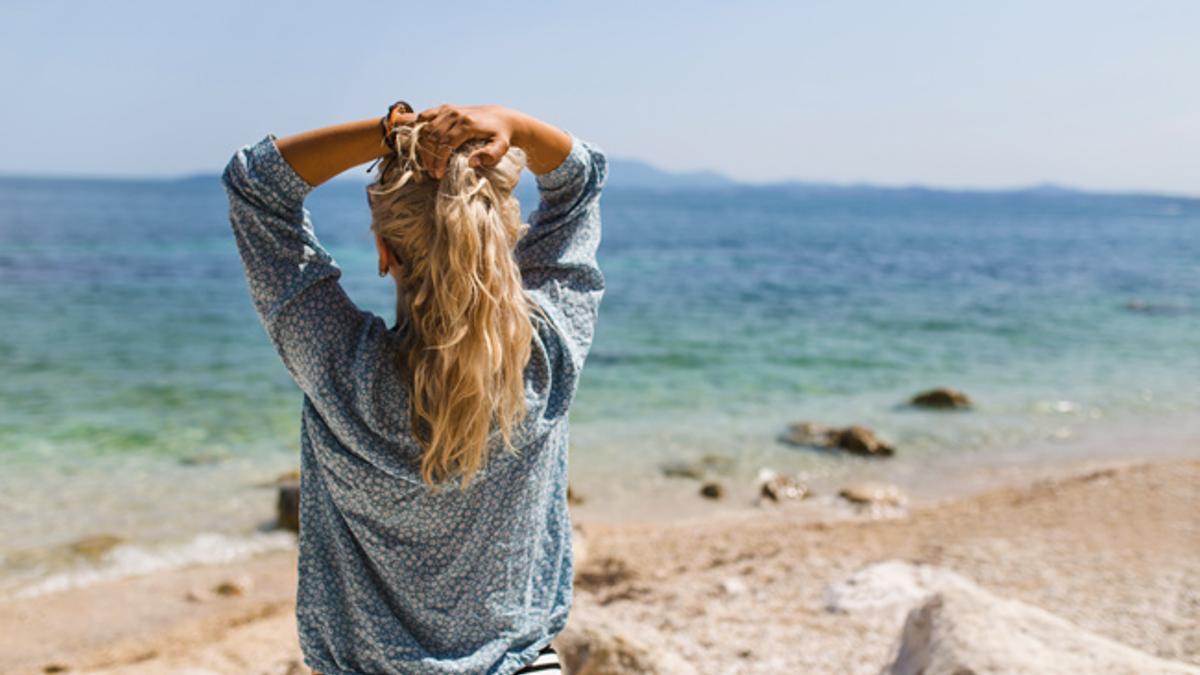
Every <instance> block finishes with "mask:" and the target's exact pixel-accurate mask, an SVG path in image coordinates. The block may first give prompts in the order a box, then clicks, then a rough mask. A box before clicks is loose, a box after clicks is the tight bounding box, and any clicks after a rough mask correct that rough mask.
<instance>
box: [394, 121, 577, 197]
mask: <svg viewBox="0 0 1200 675" xmlns="http://www.w3.org/2000/svg"><path fill="white" fill-rule="evenodd" d="M417 121H418V122H425V123H426V126H425V127H424V129H422V131H423V133H422V134H421V137H422V138H421V140H420V141H418V147H417V153H418V155H419V156H420V158H421V164H423V165H424V166H425V170H426V171H428V172H429V173H430V175H432V176H433V177H435V178H437V179H439V180H440V179H441V177H442V175H443V174H444V173H445V171H446V162H447V161H449V159H450V155H451V153H453V152H454V151H455V150H457V149H458V148H459V147H460V146H461V145H462V144H463V143H466V142H467V141H472V140H477V139H482V140H485V141H487V144H486V145H484V146H483V147H481V148H478V149H476V150H475V151H474V152H472V153H471V155H470V156H469V157H468V158H467V162H468V163H469V164H470V165H471V166H493V165H495V164H496V163H497V162H499V161H500V158H501V157H503V156H504V154H505V153H507V152H508V149H509V147H510V146H513V145H515V146H517V147H519V148H521V149H522V150H524V151H525V159H526V161H527V163H528V166H529V170H530V171H532V172H533V173H535V174H539V175H540V174H543V173H547V172H549V171H551V170H553V169H554V168H556V167H557V166H558V165H559V164H561V163H562V161H563V160H564V159H566V157H567V155H568V154H570V152H571V143H572V139H571V136H570V135H569V134H567V132H565V131H563V130H562V129H559V128H558V127H555V126H552V125H550V124H547V123H545V122H542V121H541V120H538V119H535V118H533V117H530V116H529V115H526V114H524V113H521V112H518V111H516V110H513V109H511V108H505V107H504V106H499V105H478V106H457V105H440V106H438V107H436V108H430V109H428V110H425V111H423V112H421V113H420V114H419V115H417Z"/></svg>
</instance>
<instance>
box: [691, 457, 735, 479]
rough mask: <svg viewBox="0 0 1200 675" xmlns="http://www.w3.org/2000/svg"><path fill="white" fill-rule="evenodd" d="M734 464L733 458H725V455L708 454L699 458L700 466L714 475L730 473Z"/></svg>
mask: <svg viewBox="0 0 1200 675" xmlns="http://www.w3.org/2000/svg"><path fill="white" fill-rule="evenodd" d="M736 464H737V462H736V460H734V458H732V457H726V456H725V455H716V454H712V453H709V454H706V455H704V456H703V457H701V458H700V466H701V467H702V468H704V469H706V470H708V471H713V472H715V473H721V474H728V473H732V472H733V469H734V466H735V465H736Z"/></svg>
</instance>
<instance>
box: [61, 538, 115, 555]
mask: <svg viewBox="0 0 1200 675" xmlns="http://www.w3.org/2000/svg"><path fill="white" fill-rule="evenodd" d="M124 542H125V539H124V538H123V537H118V536H117V535H115V534H100V535H96V536H94V537H84V538H83V539H80V540H78V541H75V542H73V543H72V544H71V551H72V552H73V553H76V554H78V555H81V556H85V557H87V558H99V557H101V556H103V555H104V554H105V553H108V552H109V551H111V550H112V549H113V548H114V547H115V546H117V545H119V544H123V543H124Z"/></svg>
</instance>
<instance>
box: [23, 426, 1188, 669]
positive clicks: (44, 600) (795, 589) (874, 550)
mask: <svg viewBox="0 0 1200 675" xmlns="http://www.w3.org/2000/svg"><path fill="white" fill-rule="evenodd" d="M1193 447H1194V446H1193ZM1053 473H1054V475H1053V476H1051V475H1043V476H1041V477H1038V478H1033V479H1029V480H1025V481H1024V482H1023V483H1021V484H1020V485H1007V486H1001V487H992V488H989V489H986V490H983V491H977V492H975V493H973V494H971V495H968V496H959V497H953V498H947V499H942V500H934V501H926V502H919V503H914V504H912V505H910V507H909V508H908V509H907V510H904V511H899V512H893V513H886V514H882V516H881V515H880V514H878V513H876V514H874V515H871V514H862V515H853V514H849V515H843V516H841V517H812V516H811V514H803V513H802V512H803V511H804V509H798V508H791V506H793V505H788V506H785V507H783V508H779V507H776V508H771V509H759V510H757V511H752V512H747V513H726V514H722V515H721V516H720V517H717V518H713V517H709V516H699V517H696V518H691V519H686V520H677V521H673V522H670V523H658V522H629V523H622V524H606V523H602V522H586V521H577V522H579V523H580V526H581V528H580V529H581V531H582V533H583V546H582V547H581V551H580V553H581V554H582V556H583V558H582V560H581V561H580V562H579V564H578V566H577V574H576V593H575V605H574V606H573V609H572V615H571V616H572V619H571V621H572V622H573V623H574V624H580V623H585V622H592V621H600V622H602V623H603V625H604V626H606V627H607V629H608V630H613V631H617V632H628V633H629V634H631V635H645V634H652V635H660V636H661V639H662V641H663V643H664V644H665V645H667V646H669V647H670V649H671V650H672V651H674V652H675V653H676V654H677V655H679V657H680V658H681V659H682V660H683V661H687V662H692V663H706V664H721V667H720V668H719V669H718V670H716V671H711V672H718V671H719V672H738V673H742V672H744V673H757V672H763V673H766V672H776V671H778V669H780V668H783V669H785V670H786V671H788V672H825V671H826V670H830V669H832V670H834V671H841V672H878V671H879V668H880V667H881V666H882V665H884V664H885V662H886V659H887V658H888V654H889V652H890V650H891V649H892V648H893V646H894V645H893V643H894V641H895V635H896V634H898V631H899V627H900V625H901V623H902V621H901V619H900V618H898V617H897V615H895V614H894V613H887V612H884V613H880V614H877V615H875V614H872V615H870V616H841V615H837V614H831V613H829V612H827V611H824V610H823V609H822V607H821V603H822V601H821V597H822V593H823V592H824V590H825V588H826V587H827V586H828V585H829V584H831V583H835V582H836V581H838V580H839V579H841V578H844V577H846V576H847V575H850V574H852V573H854V572H855V571H856V570H858V569H861V568H862V567H863V566H865V565H867V564H871V563H878V562H882V561H885V560H891V559H897V560H907V561H910V562H913V563H919V564H930V565H938V566H941V567H945V568H947V569H951V570H954V571H955V572H957V573H959V574H962V575H964V576H966V577H968V578H971V579H973V580H974V581H975V582H977V583H979V584H980V585H982V586H984V587H986V588H988V589H989V590H992V591H995V592H998V593H1002V594H1003V595H1005V596H1008V597H1015V598H1017V599H1019V600H1022V601H1024V602H1027V603H1030V604H1033V605H1036V606H1040V607H1043V608H1045V609H1047V610H1049V611H1051V612H1055V613H1057V614H1059V615H1061V616H1064V617H1065V618H1066V619H1068V620H1070V621H1072V622H1074V623H1075V624H1077V625H1080V626H1083V627H1084V628H1086V629H1088V630H1091V631H1094V632H1096V633H1098V634H1100V635H1103V636H1106V637H1108V638H1111V639H1114V640H1117V641H1120V642H1123V643H1125V644H1128V645H1130V646H1132V647H1134V648H1137V649H1140V650H1143V651H1145V652H1149V653H1152V654H1156V655H1157V656H1160V657H1163V658H1169V659H1175V660H1179V661H1183V662H1190V663H1192V664H1197V665H1200V620H1198V619H1197V617H1200V556H1197V555H1195V553H1196V551H1200V518H1197V517H1195V515H1194V507H1195V504H1197V503H1200V459H1195V458H1192V459H1169V460H1168V459H1164V460H1158V461H1151V462H1146V461H1142V462H1136V463H1134V462H1111V461H1110V462H1101V463H1099V464H1098V463H1096V462H1086V463H1075V464H1072V465H1071V466H1070V467H1069V468H1068V467H1058V468H1056V469H1055V470H1054V472H1053ZM801 504H802V503H801ZM799 505H800V504H797V505H794V506H799ZM295 555H296V554H295V550H294V549H289V550H283V551H275V552H270V553H266V554H261V555H258V556H255V557H252V558H249V559H246V560H240V561H234V562H230V563H225V564H219V565H194V566H189V567H184V568H179V569H171V570H166V571H160V572H155V573H151V574H147V575H142V576H137V577H128V578H123V579H117V580H112V581H105V582H101V583H96V584H93V585H90V586H86V587H83V588H76V589H71V590H67V591H62V592H57V593H50V594H46V595H41V596H37V597H33V598H24V599H18V600H6V601H2V602H0V654H5V655H6V656H5V657H4V660H5V661H6V662H7V663H2V664H0V670H3V671H4V672H17V673H25V672H29V673H34V672H46V671H45V670H44V669H45V668H46V667H48V666H51V667H64V668H69V669H70V672H103V673H123V674H126V673H130V674H131V673H155V672H170V671H173V670H178V669H185V668H193V669H200V670H204V672H261V673H304V672H307V670H306V669H304V668H303V667H301V665H300V664H301V661H300V653H299V645H298V642H297V638H296V635H295V621H294V615H293V612H294V591H295V583H296V570H295V565H296V557H295ZM222 584H226V585H229V586H230V587H231V592H229V593H228V594H221V593H219V592H216V591H214V590H213V589H215V588H218V587H219V586H221V585H222ZM1189 617H1190V618H1189ZM568 628H569V629H570V626H569V627H568ZM655 639H658V638H655ZM797 645H800V646H803V648H802V649H797ZM705 671H706V672H708V671H707V666H706V668H705ZM50 672H54V671H53V670H51V671H50ZM59 672H63V671H59Z"/></svg>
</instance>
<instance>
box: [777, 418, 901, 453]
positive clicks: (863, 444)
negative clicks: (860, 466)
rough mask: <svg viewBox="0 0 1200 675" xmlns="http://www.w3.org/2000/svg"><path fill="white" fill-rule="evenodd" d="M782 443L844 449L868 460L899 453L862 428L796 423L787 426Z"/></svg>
mask: <svg viewBox="0 0 1200 675" xmlns="http://www.w3.org/2000/svg"><path fill="white" fill-rule="evenodd" d="M779 440H780V441H781V442H783V443H786V444H788V445H800V446H809V447H814V448H831V449H838V450H845V451H846V452H851V453H854V454H856V455H863V456H866V457H890V456H892V455H893V454H895V452H896V449H895V448H894V447H893V446H892V445H891V444H889V443H886V442H884V441H883V440H881V439H880V438H879V436H878V435H876V433H875V432H874V431H872V430H871V429H868V428H867V427H864V426H859V425H854V426H849V427H844V428H837V427H827V426H824V425H821V424H816V423H813V422H796V423H795V424H792V425H791V426H789V427H788V430H787V432H785V433H784V434H782V435H781V436H780V437H779Z"/></svg>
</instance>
